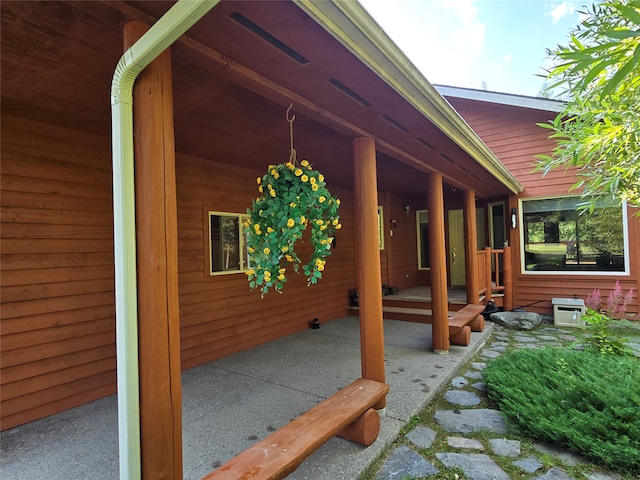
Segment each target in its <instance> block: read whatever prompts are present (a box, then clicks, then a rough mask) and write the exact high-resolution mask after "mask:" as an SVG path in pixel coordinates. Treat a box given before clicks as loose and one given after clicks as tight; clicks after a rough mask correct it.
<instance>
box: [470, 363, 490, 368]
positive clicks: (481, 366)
mask: <svg viewBox="0 0 640 480" xmlns="http://www.w3.org/2000/svg"><path fill="white" fill-rule="evenodd" d="M471 368H475V369H476V370H484V369H485V368H487V364H486V363H485V362H471Z"/></svg>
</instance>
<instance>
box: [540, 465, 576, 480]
mask: <svg viewBox="0 0 640 480" xmlns="http://www.w3.org/2000/svg"><path fill="white" fill-rule="evenodd" d="M535 478H536V479H538V480H573V478H571V477H570V476H569V474H568V473H567V472H565V471H564V470H563V469H561V468H560V467H553V468H552V469H550V470H549V471H548V472H547V473H545V474H544V475H540V476H539V477H535Z"/></svg>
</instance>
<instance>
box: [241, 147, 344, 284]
mask: <svg viewBox="0 0 640 480" xmlns="http://www.w3.org/2000/svg"><path fill="white" fill-rule="evenodd" d="M257 183H258V191H259V192H260V196H259V197H258V198H256V199H254V200H253V202H252V208H250V209H247V214H248V215H249V218H248V219H247V221H246V222H245V224H244V227H245V233H246V238H247V251H248V253H249V259H250V262H251V267H252V268H251V269H249V270H248V271H247V277H248V279H249V286H250V287H251V288H252V289H255V288H259V289H260V292H261V293H262V296H264V294H265V293H267V292H268V291H269V289H270V288H273V289H275V290H276V291H277V292H279V293H282V288H283V286H284V284H285V283H286V281H287V277H286V272H287V269H288V268H289V267H291V268H292V269H293V270H294V271H295V272H298V271H299V265H300V264H301V263H302V262H301V260H300V258H299V257H298V254H297V253H296V252H295V245H296V242H298V240H300V239H301V238H302V235H303V233H304V231H305V230H306V228H307V227H308V226H309V227H311V244H312V246H313V253H312V254H311V258H310V259H309V261H308V262H307V263H305V264H304V265H303V266H302V268H303V271H304V274H305V276H306V277H307V285H311V284H314V283H317V282H318V280H319V279H320V278H322V271H323V270H324V266H325V263H326V258H327V257H328V256H329V255H331V244H332V241H333V236H334V234H335V231H336V230H339V229H340V228H341V226H342V225H340V223H339V220H340V216H339V215H338V208H339V207H340V200H339V199H338V198H334V197H333V196H332V195H331V192H329V190H328V189H327V187H326V183H325V181H324V176H323V175H322V174H321V173H320V172H319V171H317V170H313V168H312V166H311V164H310V163H309V162H308V161H307V160H302V161H301V162H300V164H298V162H297V161H296V160H295V157H293V158H292V159H290V160H289V162H287V163H281V164H279V165H269V168H268V169H267V173H266V174H264V175H263V176H262V177H258V178H257Z"/></svg>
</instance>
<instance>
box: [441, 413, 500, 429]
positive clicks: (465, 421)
mask: <svg viewBox="0 0 640 480" xmlns="http://www.w3.org/2000/svg"><path fill="white" fill-rule="evenodd" d="M455 412H458V413H455ZM434 418H435V420H436V422H438V424H439V425H441V426H442V428H444V429H445V430H446V431H448V432H454V433H471V432H478V431H481V430H491V431H493V432H498V433H506V431H507V424H506V423H505V421H504V420H503V419H502V416H501V415H500V412H498V411H497V410H491V409H488V408H476V409H472V410H438V411H436V413H435V415H434Z"/></svg>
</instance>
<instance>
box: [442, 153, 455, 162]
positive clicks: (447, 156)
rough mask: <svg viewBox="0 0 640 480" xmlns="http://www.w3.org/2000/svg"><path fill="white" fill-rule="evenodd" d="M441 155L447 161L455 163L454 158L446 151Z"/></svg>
mask: <svg viewBox="0 0 640 480" xmlns="http://www.w3.org/2000/svg"><path fill="white" fill-rule="evenodd" d="M440 156H441V157H442V158H444V159H445V160H446V161H447V162H451V163H454V161H453V158H451V157H450V156H449V155H447V154H446V153H441V154H440Z"/></svg>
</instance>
